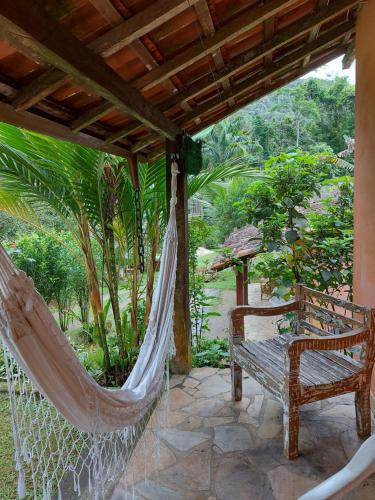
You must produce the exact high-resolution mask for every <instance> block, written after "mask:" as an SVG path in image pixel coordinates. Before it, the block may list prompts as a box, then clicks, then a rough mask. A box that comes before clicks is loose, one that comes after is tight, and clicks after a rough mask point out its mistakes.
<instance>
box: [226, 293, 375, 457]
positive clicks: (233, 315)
mask: <svg viewBox="0 0 375 500" xmlns="http://www.w3.org/2000/svg"><path fill="white" fill-rule="evenodd" d="M288 312H294V313H295V328H294V333H290V334H282V335H275V337H273V338H270V339H267V340H263V341H260V342H250V341H246V340H245V332H244V317H245V316H248V315H257V316H278V315H282V314H285V313H288ZM229 315H230V324H231V337H230V344H231V373H232V397H233V399H234V400H235V401H240V400H241V398H242V369H244V370H245V371H246V372H247V373H249V375H251V376H252V377H253V378H254V379H255V380H257V381H258V382H259V383H260V384H262V385H263V386H264V387H265V388H266V389H267V390H268V391H269V392H271V393H272V394H273V395H274V396H276V398H278V399H279V400H280V401H281V402H282V403H283V408H284V454H285V455H286V457H287V458H289V459H293V458H296V457H297V456H298V433H299V414H298V409H299V406H300V405H303V404H306V403H310V402H313V401H319V400H322V399H326V398H330V397H333V396H337V395H339V394H343V393H347V392H355V408H356V416H357V431H358V434H359V436H361V437H367V436H369V435H370V434H371V410H370V382H371V372H372V368H373V364H374V359H375V346H374V329H373V315H374V312H373V310H372V309H370V308H367V307H362V306H358V305H356V304H353V303H351V302H347V301H344V300H341V299H339V298H336V297H332V296H330V295H326V294H324V293H321V292H318V291H316V290H312V289H310V288H307V287H305V286H303V285H297V286H296V297H295V299H294V300H291V301H289V302H286V303H285V304H283V305H280V306H270V307H252V306H247V305H245V306H237V307H235V308H233V309H232V310H231V311H230V313H229ZM304 333H305V334H304ZM354 346H358V348H357V350H358V354H356V355H355V356H353V357H352V356H350V355H348V354H347V353H344V350H348V349H351V348H353V347H354Z"/></svg>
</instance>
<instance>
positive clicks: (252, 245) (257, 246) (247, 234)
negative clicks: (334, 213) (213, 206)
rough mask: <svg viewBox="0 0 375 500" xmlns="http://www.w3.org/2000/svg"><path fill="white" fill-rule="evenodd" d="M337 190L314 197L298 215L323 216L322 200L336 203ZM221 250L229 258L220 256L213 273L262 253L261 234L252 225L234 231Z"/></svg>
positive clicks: (212, 267) (213, 267) (214, 264)
mask: <svg viewBox="0 0 375 500" xmlns="http://www.w3.org/2000/svg"><path fill="white" fill-rule="evenodd" d="M338 195H339V193H338V190H337V189H336V188H334V189H331V190H329V191H323V193H322V196H321V197H320V198H318V197H314V198H312V199H311V200H310V204H309V206H308V208H300V210H299V211H300V213H301V214H303V215H307V214H309V213H311V212H316V213H318V214H323V213H325V212H326V208H325V205H324V203H323V200H325V199H327V198H329V199H330V200H331V203H332V204H335V203H337V198H338ZM222 247H223V249H231V250H232V254H231V255H230V256H228V255H224V253H223V254H222V255H220V256H219V257H218V259H217V260H216V261H215V262H214V263H213V264H212V266H211V269H212V270H213V271H221V270H222V269H225V268H227V267H230V266H232V265H233V264H234V263H235V262H236V260H238V259H243V260H245V259H251V258H252V257H255V256H256V255H257V254H258V253H260V252H261V251H262V232H261V231H260V230H259V229H258V228H257V227H255V226H253V225H252V224H247V225H246V226H244V227H242V228H240V229H235V230H234V231H232V232H231V233H230V235H229V236H228V237H227V238H226V239H225V241H224V243H223V245H222Z"/></svg>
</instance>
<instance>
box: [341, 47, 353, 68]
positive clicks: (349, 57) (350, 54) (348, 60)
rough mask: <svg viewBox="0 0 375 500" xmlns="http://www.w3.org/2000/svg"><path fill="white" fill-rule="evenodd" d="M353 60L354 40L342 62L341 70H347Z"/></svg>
mask: <svg viewBox="0 0 375 500" xmlns="http://www.w3.org/2000/svg"><path fill="white" fill-rule="evenodd" d="M354 59H355V40H353V41H352V42H351V44H350V45H349V47H348V50H347V51H346V52H345V55H344V58H343V60H342V69H349V68H350V66H351V65H352V64H353V62H354Z"/></svg>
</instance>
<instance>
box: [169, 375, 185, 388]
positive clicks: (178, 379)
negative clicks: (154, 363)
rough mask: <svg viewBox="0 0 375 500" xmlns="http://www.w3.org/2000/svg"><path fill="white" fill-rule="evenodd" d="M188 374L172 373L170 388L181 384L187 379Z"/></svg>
mask: <svg viewBox="0 0 375 500" xmlns="http://www.w3.org/2000/svg"><path fill="white" fill-rule="evenodd" d="M185 377H186V375H172V377H171V378H170V379H169V388H170V389H172V388H173V387H176V385H180V384H182V383H183V381H184V380H185Z"/></svg>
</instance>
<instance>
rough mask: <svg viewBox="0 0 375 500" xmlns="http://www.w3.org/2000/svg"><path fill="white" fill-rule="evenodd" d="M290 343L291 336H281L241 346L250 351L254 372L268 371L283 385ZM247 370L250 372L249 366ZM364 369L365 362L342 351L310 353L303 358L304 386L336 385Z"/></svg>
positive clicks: (248, 352) (301, 377) (301, 373)
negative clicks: (287, 346) (345, 354)
mask: <svg viewBox="0 0 375 500" xmlns="http://www.w3.org/2000/svg"><path fill="white" fill-rule="evenodd" d="M287 340H288V336H287V335H279V336H277V337H274V338H271V339H267V340H262V341H260V342H246V341H245V342H242V344H241V346H242V347H243V348H244V349H245V350H246V354H247V356H248V358H249V361H250V368H251V365H254V371H255V370H259V369H260V370H262V371H263V372H268V373H269V374H270V375H271V376H272V378H273V379H277V378H278V377H279V379H280V385H282V383H283V379H284V374H285V367H284V359H285V348H286V342H287ZM255 365H256V366H255ZM244 368H245V370H246V367H245V366H244ZM361 370H362V365H361V363H359V362H357V361H355V360H353V359H351V358H349V357H348V356H345V357H344V355H343V354H341V353H340V352H338V351H313V350H307V351H304V352H303V353H302V355H301V368H300V383H301V384H302V385H304V386H319V385H325V384H334V383H336V382H339V381H342V380H343V379H346V378H349V377H351V376H353V375H355V374H357V373H359V372H360V371H361ZM251 371H253V370H251Z"/></svg>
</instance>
